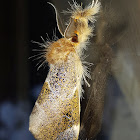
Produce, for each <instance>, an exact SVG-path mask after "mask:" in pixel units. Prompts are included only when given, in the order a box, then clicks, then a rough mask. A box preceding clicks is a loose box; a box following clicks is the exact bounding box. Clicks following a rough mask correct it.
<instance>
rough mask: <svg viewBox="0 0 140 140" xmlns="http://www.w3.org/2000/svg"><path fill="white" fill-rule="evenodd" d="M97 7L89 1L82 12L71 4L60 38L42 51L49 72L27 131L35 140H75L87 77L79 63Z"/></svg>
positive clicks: (91, 28)
mask: <svg viewBox="0 0 140 140" xmlns="http://www.w3.org/2000/svg"><path fill="white" fill-rule="evenodd" d="M99 5H100V3H98V2H96V3H93V2H92V4H91V5H90V6H89V7H87V8H85V9H82V7H81V6H80V5H78V4H77V3H76V2H74V4H73V5H71V8H72V11H69V12H71V18H70V23H69V25H68V26H67V28H66V30H65V32H64V34H63V38H61V39H59V40H57V41H53V42H49V45H48V46H49V47H46V48H45V52H46V53H45V55H43V57H44V58H45V60H46V61H47V62H48V64H49V66H50V70H49V73H48V75H47V78H46V80H45V83H44V85H43V88H42V90H41V93H40V95H39V97H38V99H37V101H36V103H35V106H34V108H33V111H32V113H31V115H30V123H29V126H30V127H29V130H30V131H31V132H32V134H33V135H34V137H35V138H36V139H37V140H67V139H68V140H77V139H78V135H79V130H80V96H81V92H82V88H81V85H82V81H83V79H85V76H87V75H88V71H87V69H86V68H85V67H84V65H83V63H82V60H81V57H82V52H83V51H82V50H83V48H84V47H86V46H85V45H86V41H87V40H88V38H89V36H91V35H92V30H93V27H90V26H89V25H88V21H89V20H91V21H93V19H94V17H93V15H94V14H96V13H97V12H98V11H99V8H98V7H99ZM54 8H55V7H54ZM55 10H56V9H55ZM58 26H59V25H58ZM58 29H60V27H58ZM60 32H61V33H62V31H60ZM85 82H87V81H86V80H85Z"/></svg>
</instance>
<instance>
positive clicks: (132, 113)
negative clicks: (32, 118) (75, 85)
mask: <svg viewBox="0 0 140 140" xmlns="http://www.w3.org/2000/svg"><path fill="white" fill-rule="evenodd" d="M69 1H70V0H69ZM47 2H48V1H47V0H20V1H19V0H13V1H10V0H7V1H1V4H0V9H1V13H0V15H1V22H0V47H1V51H0V56H1V60H0V62H1V69H0V77H1V78H0V85H1V86H0V140H34V138H33V136H32V134H31V133H30V132H29V131H28V127H29V115H30V113H31V110H32V108H33V106H34V103H35V101H36V99H37V97H38V95H39V93H40V90H41V88H42V85H43V83H44V81H45V78H46V76H47V72H48V69H49V67H48V66H47V64H46V65H45V67H42V68H40V69H39V70H37V67H38V66H39V64H40V63H39V61H38V60H37V61H33V60H32V59H29V57H31V56H34V55H37V54H38V53H39V52H35V51H33V49H38V48H39V45H38V44H36V43H32V40H33V41H36V42H41V43H43V40H42V39H41V37H43V38H44V40H46V38H48V36H49V38H50V39H52V36H53V34H54V32H55V33H56V35H57V36H58V38H61V34H60V33H59V31H58V29H57V24H56V17H55V12H54V9H53V8H52V6H51V5H49V4H48V3H47ZM50 2H52V3H53V4H54V5H55V6H56V8H57V9H58V12H59V14H60V17H61V18H62V22H63V21H64V22H66V21H67V20H68V19H69V16H68V15H65V16H64V15H62V13H61V12H62V10H66V8H67V7H68V8H69V7H70V6H69V4H68V1H67V0H59V1H55V0H52V1H50ZM70 2H71V3H72V1H70ZM77 2H78V3H81V2H82V3H83V6H84V5H86V4H88V3H90V2H91V1H90V0H77ZM101 4H102V7H101V12H100V15H98V20H97V22H96V26H95V31H94V34H95V35H94V36H93V38H92V39H91V42H92V43H91V44H89V46H88V50H87V51H86V52H85V54H87V55H88V57H87V58H86V59H87V61H88V62H92V63H93V64H94V66H93V67H92V68H91V75H92V79H93V81H90V84H91V85H92V84H94V82H95V81H96V80H97V85H99V90H98V87H97V91H99V92H97V96H95V92H93V90H92V89H95V88H94V85H93V86H91V88H90V89H88V88H87V87H84V90H85V93H84V99H83V100H82V101H81V104H82V106H83V109H82V113H81V114H82V115H81V116H82V118H84V116H86V115H84V114H85V113H84V112H86V111H85V110H90V109H91V110H93V111H92V113H93V114H94V115H92V116H91V118H96V117H94V116H95V114H97V116H98V115H100V117H99V118H98V119H97V121H96V119H94V122H92V123H93V124H97V126H96V125H95V126H96V127H95V128H94V130H93V131H91V133H93V136H94V135H96V134H97V133H98V128H99V127H98V126H100V124H102V125H101V132H100V133H99V134H98V135H97V137H96V140H140V120H139V118H140V101H139V100H140V72H139V71H140V61H139V60H140V16H139V15H140V0H133V1H131V0H101ZM64 27H65V24H64ZM46 33H47V34H48V35H47V34H46ZM93 44H94V45H93ZM105 46H107V48H109V50H111V51H108V49H105V50H104V48H106V47H105ZM108 52H109V53H108ZM106 54H108V55H107V56H106ZM105 58H107V59H109V62H110V63H109V64H108V63H107V64H106V61H105ZM105 64H106V65H105ZM36 65H37V66H36ZM97 68H99V70H101V71H100V72H101V76H98V74H97V73H98V72H99V71H98V69H97ZM98 79H101V81H98ZM102 79H103V80H102ZM102 82H103V83H102ZM95 83H96V82H95ZM96 97H97V98H96ZM91 99H92V100H91ZM93 102H94V105H93V106H92V103H93ZM88 106H90V108H89V107H88ZM98 106H101V107H99V108H98ZM96 108H98V109H97V111H96ZM92 113H91V114H92ZM82 118H81V120H82V123H85V120H88V119H87V118H86V117H85V119H82ZM101 120H102V121H101ZM101 122H102V123H101ZM85 128H86V127H85ZM89 128H91V127H89ZM96 128H97V129H96ZM96 130H97V133H96V132H95V131H96ZM86 131H89V130H86ZM94 133H95V134H94ZM86 134H88V132H86ZM90 135H91V134H90ZM81 139H83V140H85V138H82V137H81ZM89 139H93V138H89Z"/></svg>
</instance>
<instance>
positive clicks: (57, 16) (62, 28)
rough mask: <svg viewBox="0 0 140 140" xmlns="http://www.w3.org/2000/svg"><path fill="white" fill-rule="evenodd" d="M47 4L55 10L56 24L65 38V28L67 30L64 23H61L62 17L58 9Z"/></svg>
mask: <svg viewBox="0 0 140 140" xmlns="http://www.w3.org/2000/svg"><path fill="white" fill-rule="evenodd" d="M47 3H48V4H50V5H51V6H52V7H53V8H54V10H55V14H56V22H57V27H58V30H59V32H60V33H61V35H62V36H64V30H65V29H64V28H65V27H63V26H64V24H63V23H62V21H61V18H60V16H59V14H58V12H57V9H56V7H55V6H54V5H53V4H52V3H50V2H47Z"/></svg>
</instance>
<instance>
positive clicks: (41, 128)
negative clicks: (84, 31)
mask: <svg viewBox="0 0 140 140" xmlns="http://www.w3.org/2000/svg"><path fill="white" fill-rule="evenodd" d="M74 69H75V65H74V63H64V64H61V65H52V66H50V72H49V74H48V77H47V79H46V81H45V83H44V86H43V88H42V91H41V93H40V95H39V97H38V99H37V101H36V103H35V106H34V109H33V111H32V114H31V116H30V123H33V124H31V126H32V127H34V128H31V129H36V131H33V132H34V136H35V138H36V139H40V140H48V139H50V140H56V139H58V140H61V139H69V140H74V139H75V140H76V139H77V138H78V134H79V123H80V109H79V106H80V103H79V92H78V90H77V88H76V75H75V72H74V71H75V70H74ZM31 131H32V130H31Z"/></svg>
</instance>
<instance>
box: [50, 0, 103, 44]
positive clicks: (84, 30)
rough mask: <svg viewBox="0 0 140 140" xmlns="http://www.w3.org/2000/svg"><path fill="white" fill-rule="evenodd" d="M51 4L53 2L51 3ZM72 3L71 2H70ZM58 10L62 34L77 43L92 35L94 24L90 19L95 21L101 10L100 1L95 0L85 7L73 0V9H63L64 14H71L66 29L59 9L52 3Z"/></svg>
mask: <svg viewBox="0 0 140 140" xmlns="http://www.w3.org/2000/svg"><path fill="white" fill-rule="evenodd" d="M49 4H51V3H49ZM69 4H70V3H69ZM51 5H52V6H53V7H54V9H55V12H56V21H57V27H58V29H59V31H60V33H61V34H62V36H64V37H65V38H67V39H71V40H72V42H75V43H83V42H85V41H87V39H88V38H89V36H91V35H92V31H93V26H89V25H88V23H89V21H90V22H92V23H94V21H95V15H96V14H97V13H98V12H99V10H100V5H101V4H100V2H98V0H96V2H95V1H94V0H93V1H92V3H91V4H89V5H88V6H86V7H85V8H83V7H82V5H79V4H78V3H77V2H76V1H74V0H73V4H70V7H71V9H68V10H67V11H63V13H64V14H70V22H69V24H68V26H67V27H66V29H65V30H64V26H63V25H62V24H63V23H61V19H60V16H59V13H58V12H57V9H56V8H55V6H54V5H53V4H51Z"/></svg>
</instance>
